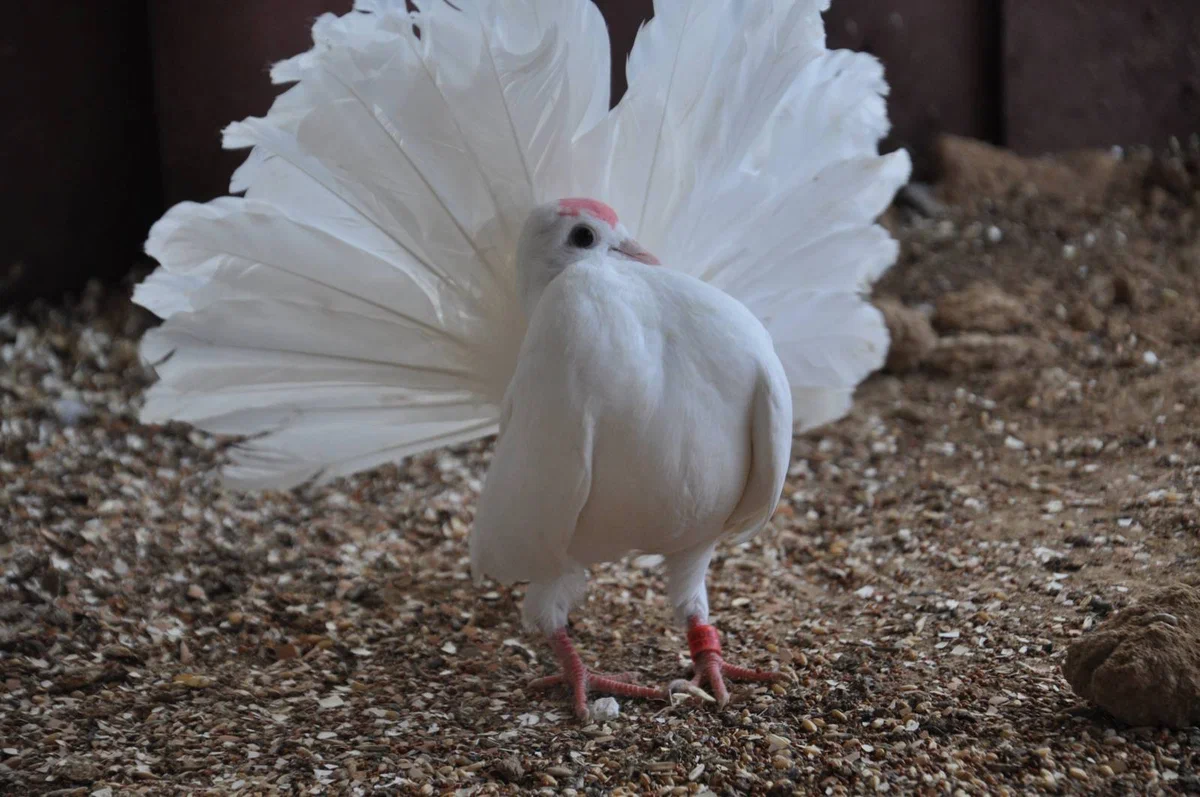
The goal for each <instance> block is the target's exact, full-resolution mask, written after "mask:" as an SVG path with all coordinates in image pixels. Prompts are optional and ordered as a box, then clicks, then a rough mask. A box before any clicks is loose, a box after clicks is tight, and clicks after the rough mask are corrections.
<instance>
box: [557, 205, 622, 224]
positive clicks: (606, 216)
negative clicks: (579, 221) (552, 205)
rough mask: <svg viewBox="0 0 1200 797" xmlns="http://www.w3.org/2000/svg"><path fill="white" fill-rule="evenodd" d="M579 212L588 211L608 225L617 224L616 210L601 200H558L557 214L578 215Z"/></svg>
mask: <svg viewBox="0 0 1200 797" xmlns="http://www.w3.org/2000/svg"><path fill="white" fill-rule="evenodd" d="M580 213H590V214H591V215H593V216H595V217H596V218H598V219H600V220H601V221H603V222H604V223H606V224H607V225H608V226H610V227H616V226H617V212H616V211H615V210H613V209H612V208H610V207H609V206H608V205H606V204H604V203H603V202H597V201H596V200H594V199H561V200H559V202H558V215H560V216H578V215H579V214H580Z"/></svg>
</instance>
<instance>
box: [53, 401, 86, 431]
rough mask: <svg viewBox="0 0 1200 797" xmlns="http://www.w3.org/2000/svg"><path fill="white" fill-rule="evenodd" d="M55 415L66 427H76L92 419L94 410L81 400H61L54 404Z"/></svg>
mask: <svg viewBox="0 0 1200 797" xmlns="http://www.w3.org/2000/svg"><path fill="white" fill-rule="evenodd" d="M54 414H55V415H57V416H58V419H59V420H60V421H62V423H63V425H65V426H75V425H77V424H79V423H82V422H83V421H86V420H87V419H89V418H91V417H92V408H91V407H89V406H88V405H86V404H84V403H83V402H82V401H80V400H79V399H72V398H61V399H59V400H58V401H56V402H54Z"/></svg>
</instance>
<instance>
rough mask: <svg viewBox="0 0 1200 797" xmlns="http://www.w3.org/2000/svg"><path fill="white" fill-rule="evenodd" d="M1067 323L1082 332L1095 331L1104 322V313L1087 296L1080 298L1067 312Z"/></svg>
mask: <svg viewBox="0 0 1200 797" xmlns="http://www.w3.org/2000/svg"><path fill="white" fill-rule="evenodd" d="M1067 323H1069V324H1070V325H1071V326H1072V327H1073V328H1075V329H1077V330H1079V331H1080V332H1095V331H1096V330H1097V329H1099V328H1100V326H1101V325H1102V324H1103V323H1104V314H1103V313H1101V312H1100V311H1099V310H1098V309H1096V306H1095V305H1094V304H1092V303H1091V302H1090V301H1088V300H1087V299H1086V298H1084V299H1079V300H1077V301H1076V302H1075V303H1074V304H1073V305H1071V309H1070V310H1069V311H1068V312H1067Z"/></svg>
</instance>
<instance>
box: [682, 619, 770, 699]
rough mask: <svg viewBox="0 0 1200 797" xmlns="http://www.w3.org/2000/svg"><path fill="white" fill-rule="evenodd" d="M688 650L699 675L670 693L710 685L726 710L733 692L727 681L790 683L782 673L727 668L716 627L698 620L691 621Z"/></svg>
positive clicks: (737, 667) (731, 665)
mask: <svg viewBox="0 0 1200 797" xmlns="http://www.w3.org/2000/svg"><path fill="white" fill-rule="evenodd" d="M688 649H689V650H690V651H691V654H692V664H693V669H694V671H695V674H694V675H693V676H692V679H691V681H682V682H681V681H676V682H673V683H672V684H671V686H670V687H668V689H670V690H671V691H675V690H676V689H677V688H678V687H680V686H683V687H684V688H687V687H688V686H693V687H701V686H703V685H705V684H707V685H708V686H709V687H710V688H711V689H712V692H713V697H715V698H716V699H717V705H719V706H724V705H725V704H726V703H728V702H729V690H728V688H726V686H725V679H726V678H729V679H730V680H733V681H762V682H774V681H786V680H787V676H786V675H785V674H784V673H781V672H769V671H767V670H755V669H752V668H750V667H739V666H737V665H735V664H726V663H725V660H724V659H722V658H721V641H720V637H719V636H717V629H716V628H715V627H714V626H711V625H706V624H704V623H702V622H700V619H699V618H697V617H689V618H688Z"/></svg>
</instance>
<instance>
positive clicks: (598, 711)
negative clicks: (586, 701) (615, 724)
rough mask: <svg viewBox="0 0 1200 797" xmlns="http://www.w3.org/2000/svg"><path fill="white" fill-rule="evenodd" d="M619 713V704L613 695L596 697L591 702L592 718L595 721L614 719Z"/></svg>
mask: <svg viewBox="0 0 1200 797" xmlns="http://www.w3.org/2000/svg"><path fill="white" fill-rule="evenodd" d="M620 714H621V704H620V703H618V702H617V700H616V698H613V697H601V698H597V699H596V702H594V703H592V719H593V720H595V721H596V722H607V721H608V720H613V719H616V718H617V717H618V716H620Z"/></svg>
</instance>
